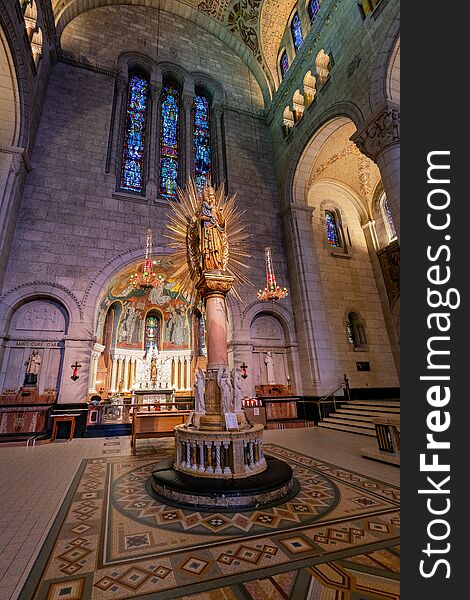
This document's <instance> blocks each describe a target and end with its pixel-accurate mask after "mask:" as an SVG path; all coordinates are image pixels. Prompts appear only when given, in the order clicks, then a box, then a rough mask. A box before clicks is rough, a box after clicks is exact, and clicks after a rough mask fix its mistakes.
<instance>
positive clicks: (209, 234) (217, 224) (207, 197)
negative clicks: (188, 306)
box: [199, 186, 228, 271]
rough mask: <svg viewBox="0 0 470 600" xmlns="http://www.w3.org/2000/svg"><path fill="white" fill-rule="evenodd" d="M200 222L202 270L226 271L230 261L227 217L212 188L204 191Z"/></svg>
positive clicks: (205, 188)
mask: <svg viewBox="0 0 470 600" xmlns="http://www.w3.org/2000/svg"><path fill="white" fill-rule="evenodd" d="M199 220H200V223H201V228H200V246H201V258H202V270H203V271H207V270H212V269H215V270H225V269H226V267H227V259H228V243H227V234H226V232H225V217H224V211H223V209H222V208H220V207H219V206H217V205H216V200H215V192H214V188H213V187H212V186H207V187H204V189H203V192H202V205H201V212H200V215H199Z"/></svg>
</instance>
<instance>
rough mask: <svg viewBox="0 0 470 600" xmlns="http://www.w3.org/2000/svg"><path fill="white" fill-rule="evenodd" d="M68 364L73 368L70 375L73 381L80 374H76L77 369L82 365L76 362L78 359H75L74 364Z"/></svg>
mask: <svg viewBox="0 0 470 600" xmlns="http://www.w3.org/2000/svg"><path fill="white" fill-rule="evenodd" d="M70 366H71V368H72V369H73V372H72V376H71V377H70V379H72V380H73V381H77V379H78V378H79V377H80V375H79V374H78V369H80V367H81V366H82V365H80V364H78V361H77V360H76V361H75V364H74V365H70Z"/></svg>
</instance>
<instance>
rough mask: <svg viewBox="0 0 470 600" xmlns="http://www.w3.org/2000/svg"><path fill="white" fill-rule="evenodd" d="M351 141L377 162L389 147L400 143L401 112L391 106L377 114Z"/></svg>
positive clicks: (396, 107) (394, 106)
mask: <svg viewBox="0 0 470 600" xmlns="http://www.w3.org/2000/svg"><path fill="white" fill-rule="evenodd" d="M351 140H352V141H353V142H354V143H355V144H356V146H357V147H358V148H359V150H360V151H361V152H362V153H363V154H365V155H366V156H367V157H369V158H370V159H371V160H373V161H376V160H377V157H378V156H379V155H380V154H381V153H382V152H383V151H384V150H385V149H386V148H388V147H390V146H394V145H397V144H399V143H400V110H399V108H398V106H396V105H392V104H389V105H387V106H386V107H385V108H382V109H381V110H380V111H379V112H378V113H376V114H375V115H374V116H373V117H372V118H371V119H370V120H369V121H368V122H367V123H366V124H365V126H364V127H363V128H362V129H360V130H359V131H357V132H356V133H355V134H354V135H353V136H351Z"/></svg>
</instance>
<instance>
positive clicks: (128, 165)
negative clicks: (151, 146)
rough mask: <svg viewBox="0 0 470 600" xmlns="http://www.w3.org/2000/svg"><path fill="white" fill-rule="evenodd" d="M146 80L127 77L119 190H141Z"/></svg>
mask: <svg viewBox="0 0 470 600" xmlns="http://www.w3.org/2000/svg"><path fill="white" fill-rule="evenodd" d="M147 92H148V81H147V80H146V79H145V78H144V77H142V76H141V75H138V74H136V73H134V74H133V75H131V77H130V79H129V91H128V95H127V118H126V134H125V138H124V149H123V153H122V169H121V186H120V189H121V190H125V191H129V192H142V189H143V174H144V138H145V119H146V116H147Z"/></svg>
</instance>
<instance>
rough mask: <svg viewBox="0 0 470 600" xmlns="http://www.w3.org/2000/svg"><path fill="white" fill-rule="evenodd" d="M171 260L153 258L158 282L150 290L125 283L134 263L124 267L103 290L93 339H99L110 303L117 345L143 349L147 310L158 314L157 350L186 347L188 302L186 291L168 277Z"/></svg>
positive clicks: (188, 338) (188, 335) (188, 345)
mask: <svg viewBox="0 0 470 600" xmlns="http://www.w3.org/2000/svg"><path fill="white" fill-rule="evenodd" d="M170 267H171V262H170V260H169V259H166V258H163V259H158V260H157V261H156V265H155V267H154V268H155V269H156V272H157V273H158V276H159V284H158V285H157V286H156V287H153V288H150V289H140V288H137V289H135V288H134V287H133V285H131V284H130V283H129V277H130V275H131V273H133V272H135V266H134V267H133V268H129V269H127V270H126V271H125V272H124V273H122V274H121V275H119V276H118V278H117V279H116V280H115V281H114V282H113V283H112V285H111V286H110V287H109V288H108V290H107V291H106V293H105V295H104V297H103V299H102V301H101V303H100V308H99V312H98V320H97V327H96V332H95V334H96V338H97V339H98V340H102V339H103V327H104V323H105V319H106V315H107V313H108V310H109V308H110V307H111V306H112V305H114V308H115V322H114V333H113V340H114V343H115V346H116V347H117V348H129V349H135V350H144V341H145V319H146V317H147V315H148V314H149V313H150V314H152V315H158V316H159V317H160V319H161V325H160V330H161V334H160V340H159V342H160V343H159V348H160V350H184V349H187V348H189V347H190V333H189V332H190V323H189V315H188V309H189V304H188V300H187V297H186V294H185V293H184V292H182V290H180V288H179V286H178V284H177V283H176V282H174V281H172V280H171V279H170V278H169V276H168V271H169V268H170Z"/></svg>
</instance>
